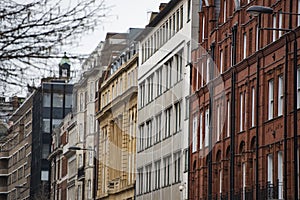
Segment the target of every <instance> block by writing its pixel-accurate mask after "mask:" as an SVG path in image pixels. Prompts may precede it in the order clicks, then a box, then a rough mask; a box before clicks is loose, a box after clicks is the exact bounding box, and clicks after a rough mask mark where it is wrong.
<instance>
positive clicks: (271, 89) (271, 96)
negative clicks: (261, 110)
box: [268, 79, 274, 120]
mask: <svg viewBox="0 0 300 200" xmlns="http://www.w3.org/2000/svg"><path fill="white" fill-rule="evenodd" d="M268 85H269V98H268V119H269V120H270V119H273V113H274V81H273V79H271V80H269V83H268Z"/></svg>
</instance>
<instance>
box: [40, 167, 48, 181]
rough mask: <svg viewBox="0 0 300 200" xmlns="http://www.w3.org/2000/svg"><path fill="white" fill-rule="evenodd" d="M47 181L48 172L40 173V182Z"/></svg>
mask: <svg viewBox="0 0 300 200" xmlns="http://www.w3.org/2000/svg"><path fill="white" fill-rule="evenodd" d="M48 180H49V171H45V170H42V171H41V181H48Z"/></svg>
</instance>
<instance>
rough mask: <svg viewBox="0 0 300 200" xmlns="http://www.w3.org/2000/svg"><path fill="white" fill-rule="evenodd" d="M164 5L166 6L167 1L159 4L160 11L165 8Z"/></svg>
mask: <svg viewBox="0 0 300 200" xmlns="http://www.w3.org/2000/svg"><path fill="white" fill-rule="evenodd" d="M166 6H167V3H161V4H160V5H159V12H161V11H162V10H163V9H165V7H166Z"/></svg>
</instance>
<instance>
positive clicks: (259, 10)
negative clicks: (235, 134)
mask: <svg viewBox="0 0 300 200" xmlns="http://www.w3.org/2000/svg"><path fill="white" fill-rule="evenodd" d="M247 12H248V13H250V14H251V15H253V16H258V20H259V21H258V29H259V30H258V31H259V32H260V30H275V31H290V32H292V33H293V34H294V59H293V68H294V69H293V70H294V74H293V75H294V76H293V78H294V79H293V87H294V96H293V112H294V114H293V120H294V124H293V125H294V126H293V128H294V196H295V198H297V197H298V179H297V177H298V169H297V168H298V166H297V165H298V157H297V154H298V152H297V151H298V134H297V129H298V126H297V46H298V45H297V34H296V32H295V30H293V29H291V27H290V28H289V29H283V28H261V18H260V15H261V14H272V13H273V9H272V8H270V7H265V6H257V5H254V6H251V7H249V8H248V9H247ZM282 14H289V15H290V16H291V15H299V14H295V13H288V12H284V13H282ZM286 37H287V35H286ZM259 39H260V37H259V38H258V41H259ZM287 42H288V41H287V38H286V55H285V56H286V61H285V64H286V66H285V72H284V73H285V76H284V77H285V87H284V89H285V95H284V99H285V100H284V104H285V105H284V106H285V107H284V162H285V163H287V73H288V70H287V67H288V46H287ZM259 48H260V47H259V46H258V49H259ZM258 65H259V64H258ZM257 76H258V77H259V74H257ZM257 99H258V98H257ZM257 102H258V101H257ZM257 107H258V106H257ZM257 110H258V108H257ZM257 112H258V111H257ZM257 116H258V115H257ZM257 125H258V122H257ZM257 130H258V127H257ZM257 133H258V132H257ZM256 140H257V141H258V138H256ZM256 146H257V149H256V150H257V152H256V156H257V158H258V142H257V143H256ZM257 163H258V159H257V160H256V167H258V164H257ZM257 169H258V168H257ZM256 174H257V175H256V178H257V179H256V182H257V186H258V173H256ZM286 176H287V167H286V165H285V167H284V177H283V178H284V197H285V198H287V180H286ZM256 195H257V196H256V198H258V188H257V189H256Z"/></svg>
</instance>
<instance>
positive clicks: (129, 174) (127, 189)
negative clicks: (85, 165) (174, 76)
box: [96, 44, 138, 200]
mask: <svg viewBox="0 0 300 200" xmlns="http://www.w3.org/2000/svg"><path fill="white" fill-rule="evenodd" d="M136 47H137V45H136V44H132V45H131V46H130V48H129V49H127V50H126V51H124V52H123V53H122V54H121V55H120V56H119V57H117V58H116V59H115V60H114V61H113V62H112V63H111V65H110V66H109V68H108V69H107V70H106V73H104V74H103V77H102V83H101V86H100V90H99V110H98V112H97V114H96V118H97V119H98V122H99V127H100V135H99V170H98V188H97V198H96V199H111V200H113V199H116V200H123V199H125V200H128V199H134V187H135V154H136V139H135V138H136V137H135V136H136V122H137V90H138V89H137V65H138V55H137V54H136Z"/></svg>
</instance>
